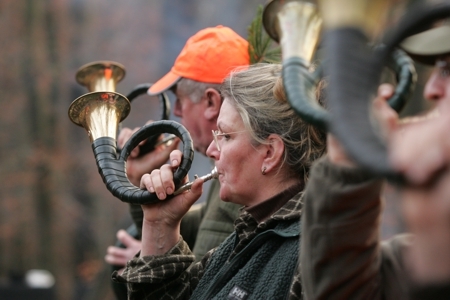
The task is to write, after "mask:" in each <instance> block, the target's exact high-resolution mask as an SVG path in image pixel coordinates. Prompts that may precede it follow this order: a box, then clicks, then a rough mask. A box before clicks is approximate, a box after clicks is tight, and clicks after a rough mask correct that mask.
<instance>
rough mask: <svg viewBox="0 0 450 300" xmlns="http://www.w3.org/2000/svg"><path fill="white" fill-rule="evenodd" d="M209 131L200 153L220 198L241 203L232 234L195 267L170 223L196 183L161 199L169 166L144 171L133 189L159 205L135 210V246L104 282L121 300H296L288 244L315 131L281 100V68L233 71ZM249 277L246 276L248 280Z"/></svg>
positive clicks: (320, 140)
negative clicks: (120, 292) (140, 217)
mask: <svg viewBox="0 0 450 300" xmlns="http://www.w3.org/2000/svg"><path fill="white" fill-rule="evenodd" d="M221 94H222V96H223V97H224V100H223V101H224V102H223V104H222V107H221V110H220V115H219V118H218V121H217V126H218V130H217V131H214V132H213V135H214V140H213V142H212V143H211V144H210V146H209V148H208V150H207V155H208V156H209V157H211V158H212V159H214V161H215V166H216V168H217V170H218V173H219V180H220V198H221V199H222V201H227V202H232V203H237V204H239V205H242V210H241V214H240V216H239V218H238V219H237V220H236V221H235V232H233V233H232V234H231V235H230V236H229V237H228V238H227V239H226V240H225V241H224V242H223V243H222V244H221V245H220V246H219V247H217V248H215V249H213V250H211V251H210V252H208V253H207V254H206V255H205V257H204V258H203V259H202V260H201V261H200V262H198V263H195V264H194V263H193V262H194V256H193V255H192V253H191V251H190V249H189V248H188V247H187V245H186V243H185V242H184V241H183V238H182V236H181V235H180V221H181V218H182V217H183V215H184V214H185V213H186V212H187V211H188V210H189V208H190V207H191V205H193V204H194V203H195V201H196V200H197V199H198V198H199V197H200V195H201V193H202V184H203V180H202V179H200V178H199V179H196V180H195V181H194V184H193V185H192V187H191V190H190V191H188V192H184V193H182V194H180V195H178V196H176V197H174V198H172V199H170V200H168V201H164V199H166V197H167V195H170V194H172V193H173V191H174V184H173V181H172V178H173V172H174V170H175V169H176V168H177V166H178V165H179V162H180V160H181V152H179V151H178V150H175V151H174V152H172V153H171V159H170V161H171V164H170V165H169V164H168V165H164V166H162V167H161V169H159V170H155V171H153V172H152V173H151V174H146V175H144V176H143V178H142V180H141V187H142V188H146V189H147V190H149V191H150V192H155V193H156V194H157V195H158V198H159V199H160V200H161V202H160V203H157V204H152V205H143V206H142V207H143V211H144V222H143V227H142V250H141V252H140V253H139V255H138V256H137V257H135V258H134V259H133V260H131V261H129V262H128V264H127V267H126V269H125V270H124V272H123V273H122V274H118V273H115V274H113V278H114V280H116V281H118V282H126V283H128V293H129V295H128V296H129V298H131V299H138V298H139V299H166V298H167V299H188V298H189V299H200V298H202V299H212V298H214V299H215V298H217V299H226V298H228V297H231V298H230V299H247V300H249V299H263V298H264V299H286V298H288V299H294V298H295V299H298V298H301V290H302V288H301V284H300V271H299V264H298V250H299V249H298V248H299V242H298V238H299V236H300V216H301V208H302V197H303V189H304V186H305V183H306V180H307V178H308V174H309V169H310V166H311V164H312V163H313V161H315V160H316V159H317V158H319V157H321V156H322V154H323V153H324V152H325V145H326V143H325V134H324V133H323V132H321V131H319V130H318V129H316V128H314V127H313V126H311V125H308V124H306V123H305V122H303V121H302V120H301V119H300V117H298V116H297V115H296V113H295V112H294V111H293V110H292V109H291V107H290V106H289V104H288V102H287V101H286V98H285V94H284V90H283V84H282V79H281V65H277V64H269V65H267V64H258V65H253V66H251V67H249V68H246V69H240V70H235V71H234V72H232V73H231V74H230V75H229V76H228V77H227V78H226V79H225V81H224V83H223V84H222V88H221ZM249 279H251V280H249Z"/></svg>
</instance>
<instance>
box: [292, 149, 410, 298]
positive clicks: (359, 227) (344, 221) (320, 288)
mask: <svg viewBox="0 0 450 300" xmlns="http://www.w3.org/2000/svg"><path fill="white" fill-rule="evenodd" d="M381 188H382V180H380V179H376V178H374V177H373V176H371V175H370V174H369V173H366V172H364V171H363V170H361V169H357V168H349V167H338V166H335V165H333V164H331V163H330V162H329V161H328V159H327V157H323V158H321V159H320V160H319V161H318V162H317V163H316V165H315V166H314V168H313V169H312V171H311V177H310V180H309V182H308V184H307V187H306V193H305V204H304V208H303V212H302V240H301V250H300V262H301V268H302V277H303V278H302V281H303V288H304V293H305V296H306V299H379V298H384V297H385V296H386V291H385V290H382V289H381V288H383V289H384V288H386V286H385V284H387V282H388V280H386V278H389V279H392V280H393V282H390V283H389V284H392V285H394V286H395V285H396V284H397V282H398V276H397V275H396V274H395V272H396V271H397V270H398V264H395V263H394V265H393V266H392V264H391V266H392V267H389V263H390V262H392V261H395V260H396V256H395V255H394V254H393V252H392V251H391V250H390V248H389V246H387V248H383V249H384V250H382V247H381V244H380V241H379V225H380V214H381V211H382V202H381V197H380V194H381ZM386 270H387V271H388V273H389V274H382V273H383V272H384V271H386ZM386 276H387V277H386ZM387 289H388V290H389V291H388V292H387V293H388V294H389V297H387V298H389V299H393V298H391V296H393V294H396V293H397V290H398V292H401V291H400V290H401V289H399V288H394V292H392V291H391V290H390V289H389V288H387ZM400 294H401V293H400ZM397 299H401V297H400V298H397Z"/></svg>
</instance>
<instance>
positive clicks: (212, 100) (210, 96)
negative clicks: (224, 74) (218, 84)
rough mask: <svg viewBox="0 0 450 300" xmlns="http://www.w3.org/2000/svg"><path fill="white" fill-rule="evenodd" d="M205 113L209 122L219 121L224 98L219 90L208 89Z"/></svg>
mask: <svg viewBox="0 0 450 300" xmlns="http://www.w3.org/2000/svg"><path fill="white" fill-rule="evenodd" d="M203 97H204V101H205V106H206V107H205V112H204V116H205V118H206V119H207V120H217V117H218V116H219V112H220V107H221V106H222V97H221V96H220V93H219V91H218V90H216V89H213V88H207V89H206V90H205V93H204V96H203Z"/></svg>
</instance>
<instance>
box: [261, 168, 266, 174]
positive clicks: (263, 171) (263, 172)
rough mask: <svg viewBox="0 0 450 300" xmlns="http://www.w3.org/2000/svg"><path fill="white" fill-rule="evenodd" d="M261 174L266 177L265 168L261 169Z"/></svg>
mask: <svg viewBox="0 0 450 300" xmlns="http://www.w3.org/2000/svg"><path fill="white" fill-rule="evenodd" d="M261 174H263V175H266V167H264V168H263V169H262V171H261Z"/></svg>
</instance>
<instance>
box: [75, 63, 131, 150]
mask: <svg viewBox="0 0 450 300" xmlns="http://www.w3.org/2000/svg"><path fill="white" fill-rule="evenodd" d="M124 76H125V68H124V67H123V66H122V65H121V64H119V63H116V62H112V61H97V62H93V63H89V64H86V65H84V66H82V67H81V68H80V69H79V70H78V71H77V73H76V80H77V82H78V83H79V84H81V85H83V86H85V87H86V88H87V89H88V91H89V93H87V94H84V95H82V96H80V97H78V98H77V99H75V100H74V101H73V102H72V104H71V105H70V107H69V118H70V120H71V121H72V122H73V123H75V124H76V125H78V126H81V127H84V128H85V129H86V131H87V133H88V136H89V138H90V140H91V143H92V142H93V141H94V140H96V139H97V138H99V137H103V136H108V137H111V138H114V139H115V138H116V134H117V130H118V126H119V123H120V122H121V121H122V120H124V119H125V118H126V117H127V116H128V114H129V113H130V109H131V105H130V101H128V99H127V98H126V97H125V96H124V95H122V94H119V93H117V92H116V85H117V83H118V82H119V81H121V80H122V79H123V78H124Z"/></svg>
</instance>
